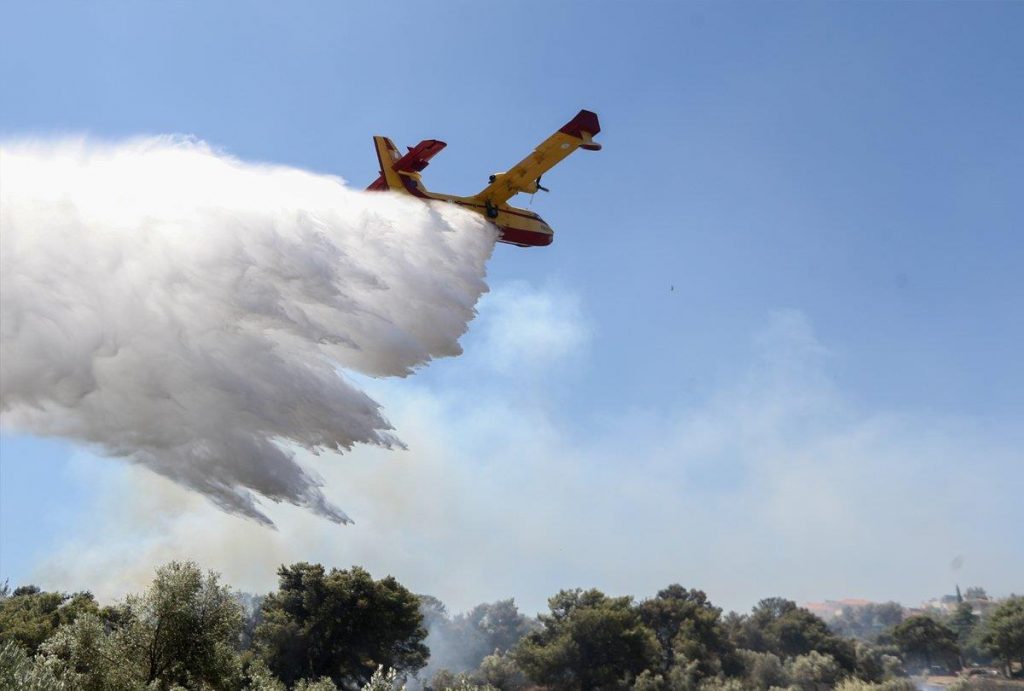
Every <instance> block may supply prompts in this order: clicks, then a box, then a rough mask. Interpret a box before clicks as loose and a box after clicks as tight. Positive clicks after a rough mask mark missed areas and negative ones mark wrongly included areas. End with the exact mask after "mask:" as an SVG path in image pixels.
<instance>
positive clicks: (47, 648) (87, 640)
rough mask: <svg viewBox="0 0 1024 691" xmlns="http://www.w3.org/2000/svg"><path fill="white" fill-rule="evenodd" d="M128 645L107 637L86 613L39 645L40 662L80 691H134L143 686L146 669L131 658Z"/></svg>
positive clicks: (92, 615)
mask: <svg viewBox="0 0 1024 691" xmlns="http://www.w3.org/2000/svg"><path fill="white" fill-rule="evenodd" d="M127 642H128V641H127V640H126V639H125V638H123V637H121V636H118V635H111V634H109V633H108V632H107V631H106V627H105V626H104V624H103V622H102V621H101V620H100V618H99V617H98V616H96V615H94V614H85V615H83V616H81V617H78V618H77V619H75V621H73V622H72V623H70V624H65V625H63V626H61V627H60V628H59V629H57V631H56V632H55V633H54V634H53V635H52V636H51V637H50V638H48V639H47V640H46V641H45V642H44V643H43V644H42V645H41V646H39V659H40V660H41V661H44V662H45V666H46V667H47V668H48V669H50V670H51V671H52V672H53V673H54V674H55V675H57V676H59V677H60V678H61V679H64V680H66V681H67V682H68V683H69V684H70V686H71V687H73V688H75V689H78V690H80V691H133V690H135V689H141V688H144V687H145V685H146V683H145V666H144V664H143V661H142V660H141V659H132V658H131V657H130V655H129V646H128V645H126V643H127Z"/></svg>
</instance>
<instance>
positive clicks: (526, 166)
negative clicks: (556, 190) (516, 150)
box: [474, 110, 601, 206]
mask: <svg viewBox="0 0 1024 691" xmlns="http://www.w3.org/2000/svg"><path fill="white" fill-rule="evenodd" d="M600 131H601V125H600V123H598V121H597V114H596V113H592V112H590V111H589V110H581V111H580V112H579V113H577V115H576V117H574V118H573V119H572V120H570V121H569V122H567V123H566V124H565V126H564V127H562V129H560V130H558V131H557V132H555V133H554V134H553V135H551V136H550V137H548V138H547V139H545V140H544V141H543V143H541V145H540V146H538V147H537V148H536V149H534V150H533V153H531V154H530V155H529V156H527V157H526V158H524V159H523V160H522V161H520V162H519V163H517V164H516V165H515V166H513V167H512V168H511V169H509V170H508V171H506V172H504V173H497V174H495V175H492V176H491V184H489V185H488V186H487V187H485V188H484V189H483V190H481V191H480V193H479V194H477V195H476V196H475V197H474V199H476V200H477V201H481V202H484V203H486V204H488V205H494V206H497V205H499V204H504V203H505V202H507V201H508V200H509V199H511V198H512V197H514V196H515V195H516V194H518V193H520V192H526V193H530V194H532V193H533V192H536V191H537V189H538V184H537V182H538V180H539V179H540V176H541V175H543V174H544V173H545V172H547V171H549V170H551V169H552V168H554V167H555V165H557V164H558V163H559V162H560V161H561V160H562V159H564V158H565V157H566V156H568V155H569V154H571V153H572V152H573V151H575V150H576V149H578V148H580V147H583V148H584V149H587V150H588V151H597V150H598V149H600V148H601V145H600V144H598V143H597V142H595V141H594V139H593V138H594V135H595V134H597V133H598V132H600Z"/></svg>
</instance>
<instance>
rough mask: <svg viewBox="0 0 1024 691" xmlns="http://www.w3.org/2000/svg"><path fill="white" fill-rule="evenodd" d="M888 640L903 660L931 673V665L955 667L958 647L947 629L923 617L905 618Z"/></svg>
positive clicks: (954, 635)
mask: <svg viewBox="0 0 1024 691" xmlns="http://www.w3.org/2000/svg"><path fill="white" fill-rule="evenodd" d="M892 637H893V640H894V641H895V642H896V644H897V645H898V646H899V647H900V650H901V651H903V653H904V655H905V656H906V659H907V660H908V661H910V662H916V663H917V666H919V667H920V666H921V665H922V664H923V666H924V668H925V669H931V668H932V666H933V665H935V664H941V665H944V666H947V667H951V668H953V667H956V658H957V655H958V654H959V646H957V642H956V634H955V633H954V632H953V631H952V629H950V628H949V627H948V626H945V625H944V624H941V623H939V622H937V621H935V619H933V618H931V617H929V616H926V615H920V614H919V615H916V616H913V617H908V618H907V619H904V620H903V621H902V622H900V623H899V624H897V625H896V627H895V628H893V630H892Z"/></svg>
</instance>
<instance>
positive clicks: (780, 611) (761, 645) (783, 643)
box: [730, 597, 857, 672]
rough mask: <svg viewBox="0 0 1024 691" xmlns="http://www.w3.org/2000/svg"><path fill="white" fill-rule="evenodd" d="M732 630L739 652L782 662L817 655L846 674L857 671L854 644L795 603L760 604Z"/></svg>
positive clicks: (777, 600)
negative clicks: (770, 656) (773, 656)
mask: <svg viewBox="0 0 1024 691" xmlns="http://www.w3.org/2000/svg"><path fill="white" fill-rule="evenodd" d="M730 628H731V629H732V630H733V636H734V637H735V639H736V645H737V647H739V648H746V649H748V650H754V651H758V652H771V653H774V654H776V655H778V656H779V657H780V658H782V659H787V658H792V657H797V656H800V655H807V654H809V653H811V652H817V653H820V654H822V655H828V656H830V657H831V658H832V659H833V660H834V661H835V662H836V663H837V664H838V665H839V667H840V668H841V669H843V670H844V671H846V672H853V671H854V669H855V667H856V662H857V660H856V653H855V650H854V646H853V643H852V642H850V641H848V640H845V639H842V638H840V637H839V636H837V635H836V634H834V633H833V632H832V631H831V630H829V628H828V625H827V624H825V622H824V621H823V620H822V619H821V618H819V617H817V616H815V615H814V614H812V613H811V612H809V611H807V610H806V609H803V608H800V607H797V606H796V603H795V602H793V601H792V600H786V599H783V598H777V597H776V598H767V599H765V600H761V601H760V602H759V603H758V604H757V606H755V607H754V609H753V610H752V612H751V613H750V615H749V616H748V617H746V618H745V619H742V620H739V621H736V620H733V621H732V622H731V623H730Z"/></svg>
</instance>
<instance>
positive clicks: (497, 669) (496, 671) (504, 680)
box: [471, 652, 530, 691]
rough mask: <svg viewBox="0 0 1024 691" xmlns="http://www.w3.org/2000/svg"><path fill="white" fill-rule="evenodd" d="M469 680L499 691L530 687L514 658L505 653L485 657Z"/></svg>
mask: <svg viewBox="0 0 1024 691" xmlns="http://www.w3.org/2000/svg"><path fill="white" fill-rule="evenodd" d="M471 679H472V680H473V681H475V682H477V683H479V684H482V685H486V686H491V687H494V688H496V689H501V691H522V689H525V688H527V687H529V686H530V683H529V680H528V679H527V678H526V675H525V674H523V670H522V669H520V668H519V665H517V664H516V661H515V658H513V657H512V655H511V654H510V653H507V652H506V653H498V652H495V653H494V654H492V655H488V656H487V657H485V658H484V659H483V660H482V661H481V662H480V666H479V667H477V669H476V671H475V672H473V674H472V675H471Z"/></svg>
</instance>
